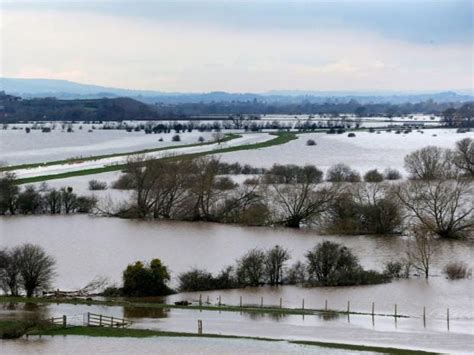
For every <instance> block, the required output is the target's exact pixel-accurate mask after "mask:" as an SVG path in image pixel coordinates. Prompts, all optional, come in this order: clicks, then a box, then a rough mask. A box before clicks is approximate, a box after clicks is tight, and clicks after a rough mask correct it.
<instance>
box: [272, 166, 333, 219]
mask: <svg viewBox="0 0 474 355" xmlns="http://www.w3.org/2000/svg"><path fill="white" fill-rule="evenodd" d="M277 167H278V171H279V170H281V167H280V166H277ZM321 178H322V172H321V171H320V170H318V169H317V168H316V167H315V166H311V165H308V166H305V167H303V168H300V167H296V166H287V167H286V171H284V173H283V172H281V173H280V172H277V171H276V169H275V166H274V167H273V168H272V169H271V170H270V171H268V172H267V173H266V175H265V182H266V184H267V186H268V187H269V192H268V193H267V194H266V195H267V198H269V202H268V204H269V205H271V206H274V211H273V213H274V221H275V223H277V224H282V225H284V226H286V227H290V228H299V227H300V225H301V223H311V222H313V221H314V220H315V219H316V218H317V217H318V216H319V215H320V214H321V213H322V212H323V211H325V209H326V208H327V207H328V205H329V203H330V202H331V201H332V200H333V199H334V198H335V197H336V196H337V192H338V191H339V189H340V185H338V184H333V185H331V186H325V187H319V188H318V184H319V183H320V182H321Z"/></svg>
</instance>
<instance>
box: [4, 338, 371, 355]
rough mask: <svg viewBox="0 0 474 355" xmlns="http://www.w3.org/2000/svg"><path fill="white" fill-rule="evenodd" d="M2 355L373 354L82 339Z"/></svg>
mask: <svg viewBox="0 0 474 355" xmlns="http://www.w3.org/2000/svg"><path fill="white" fill-rule="evenodd" d="M0 344H1V347H2V354H20V353H21V354H60V353H64V351H65V349H67V352H68V353H69V354H94V353H95V354H97V353H107V354H156V353H157V349H159V353H160V354H180V355H181V354H189V353H193V354H211V353H212V354H237V353H247V354H321V353H324V354H334V355H338V354H374V353H372V352H365V351H364V352H362V351H350V350H338V349H330V348H321V347H318V346H307V345H297V344H290V343H288V342H285V341H278V342H273V341H272V342H270V341H258V340H247V339H213V338H182V337H180V338H173V337H159V338H145V339H133V338H125V339H123V338H85V337H80V336H67V337H60V336H57V337H42V338H38V337H30V338H29V339H28V340H26V339H22V340H16V341H1V340H0Z"/></svg>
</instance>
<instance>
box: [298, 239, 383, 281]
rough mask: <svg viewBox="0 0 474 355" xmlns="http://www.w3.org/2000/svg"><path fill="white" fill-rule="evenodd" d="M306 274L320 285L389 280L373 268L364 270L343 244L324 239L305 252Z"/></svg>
mask: <svg viewBox="0 0 474 355" xmlns="http://www.w3.org/2000/svg"><path fill="white" fill-rule="evenodd" d="M306 259H307V262H308V275H309V280H310V282H312V283H316V284H317V285H321V286H350V285H368V284H377V283H382V282H387V281H389V278H388V277H387V276H386V275H384V274H381V273H378V272H376V271H373V270H369V271H366V270H364V269H363V268H362V267H361V266H360V265H359V262H358V259H357V257H356V256H355V255H353V254H352V252H351V251H350V250H349V249H348V248H347V247H345V246H342V245H340V244H338V243H334V242H330V241H325V242H322V243H319V244H318V245H317V246H316V247H314V248H313V249H312V250H310V251H309V252H308V253H307V254H306Z"/></svg>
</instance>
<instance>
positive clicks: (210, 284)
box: [178, 269, 214, 292]
mask: <svg viewBox="0 0 474 355" xmlns="http://www.w3.org/2000/svg"><path fill="white" fill-rule="evenodd" d="M178 279H179V287H178V288H179V290H180V291H181V292H191V291H206V290H213V289H214V278H213V276H212V274H211V273H210V272H208V271H206V270H200V269H192V270H190V271H187V272H183V273H181V274H180V275H179V276H178Z"/></svg>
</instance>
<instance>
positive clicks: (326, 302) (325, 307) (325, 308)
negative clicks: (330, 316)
mask: <svg viewBox="0 0 474 355" xmlns="http://www.w3.org/2000/svg"><path fill="white" fill-rule="evenodd" d="M324 310H325V311H327V310H328V300H325V301H324Z"/></svg>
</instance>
